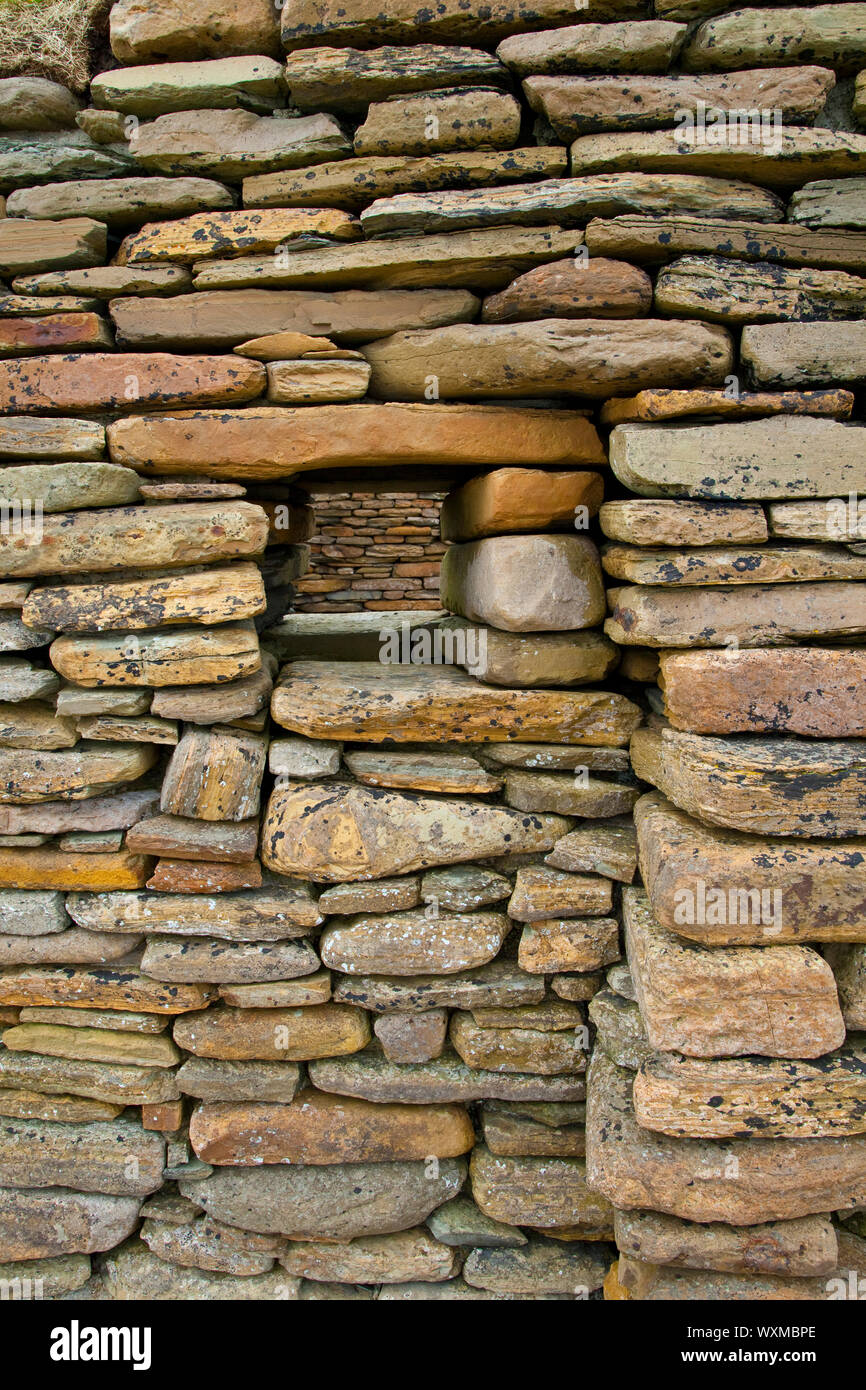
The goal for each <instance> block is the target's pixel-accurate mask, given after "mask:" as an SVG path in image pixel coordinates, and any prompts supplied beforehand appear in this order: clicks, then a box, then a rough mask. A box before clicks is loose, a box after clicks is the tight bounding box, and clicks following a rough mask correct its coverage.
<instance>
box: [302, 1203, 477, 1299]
mask: <svg viewBox="0 0 866 1390" xmlns="http://www.w3.org/2000/svg"><path fill="white" fill-rule="evenodd" d="M449 1205H450V1204H449ZM435 1216H436V1213H435V1212H434V1213H433V1216H432V1218H431V1220H435ZM280 1264H281V1265H282V1267H283V1269H286V1270H288V1271H289V1273H290V1274H294V1275H299V1276H301V1277H302V1278H304V1279H314V1280H316V1281H317V1282H322V1281H329V1280H334V1281H336V1282H337V1283H339V1284H386V1285H387V1284H399V1283H402V1282H403V1281H404V1280H415V1279H420V1280H424V1281H428V1280H429V1281H432V1282H434V1283H436V1282H438V1281H440V1280H443V1279H450V1278H452V1276H453V1275H455V1274H457V1272H458V1270H459V1265H460V1261H459V1256H458V1255H457V1254H456V1253H455V1252H454V1251H452V1250H450V1249H449V1248H448V1245H447V1244H444V1243H440V1242H439V1241H438V1240H435V1239H434V1238H433V1236H431V1235H430V1234H429V1233H428V1232H427V1231H425V1230H424V1229H423V1228H416V1229H415V1230H409V1231H399V1232H395V1233H394V1234H393V1235H384V1236H368V1237H366V1238H364V1237H361V1238H359V1239H356V1240H353V1241H350V1242H348V1243H347V1244H345V1245H333V1244H331V1243H329V1242H327V1241H309V1240H307V1241H298V1242H297V1243H296V1244H293V1245H290V1246H289V1248H288V1250H287V1251H286V1252H285V1253H284V1254H282V1255H281V1256H280Z"/></svg>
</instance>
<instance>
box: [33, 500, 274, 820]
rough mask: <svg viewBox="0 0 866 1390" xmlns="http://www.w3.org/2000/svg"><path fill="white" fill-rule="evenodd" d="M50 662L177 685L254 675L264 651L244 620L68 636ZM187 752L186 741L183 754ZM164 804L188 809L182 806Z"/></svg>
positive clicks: (67, 671)
mask: <svg viewBox="0 0 866 1390" xmlns="http://www.w3.org/2000/svg"><path fill="white" fill-rule="evenodd" d="M61 515H63V514H62V513H61ZM51 662H52V665H53V666H54V668H55V670H57V671H58V672H59V673H60V675H61V676H65V677H66V679H67V680H70V681H74V682H75V683H76V684H78V685H83V686H85V687H90V688H93V687H96V686H100V685H114V686H129V685H131V686H141V685H147V686H164V685H168V686H172V685H177V684H178V683H181V684H188V683H190V682H192V683H195V682H197V681H208V680H210V681H231V680H234V679H235V678H236V677H240V676H246V675H250V674H251V673H252V672H254V671H256V670H258V668H259V666H260V664H261V653H260V650H259V643H258V638H257V636H256V632H255V628H254V627H253V625H252V624H251V623H247V622H240V623H222V624H220V625H219V626H217V627H169V628H152V629H150V630H144V631H143V632H142V636H141V637H135V636H133V635H127V634H125V633H122V632H120V633H115V632H112V633H107V634H105V635H103V636H89V635H88V636H81V635H67V636H64V637H58V638H57V639H56V640H55V641H54V642H52V644H51ZM187 737H189V735H187ZM192 737H193V738H194V735H193V736H192ZM187 751H188V749H187V746H186V745H184V749H183V754H184V755H186V753H187ZM164 809H165V810H177V812H178V814H185V813H184V812H183V811H182V809H181V808H180V807H173V806H165V808H164ZM257 809H258V808H257V807H256V806H254V807H252V809H251V810H250V811H247V812H245V814H246V815H251V814H253V812H254V811H255V810H257ZM224 818H225V817H222V816H219V815H217V816H212V817H211V819H214V820H220V819H224ZM237 819H241V817H240V816H239V817H237Z"/></svg>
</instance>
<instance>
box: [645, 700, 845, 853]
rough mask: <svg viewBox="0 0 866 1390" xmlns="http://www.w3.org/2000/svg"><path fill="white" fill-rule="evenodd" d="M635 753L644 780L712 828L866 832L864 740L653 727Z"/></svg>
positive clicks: (830, 834)
mask: <svg viewBox="0 0 866 1390" xmlns="http://www.w3.org/2000/svg"><path fill="white" fill-rule="evenodd" d="M631 757H632V766H633V768H634V771H635V773H636V774H637V776H638V777H640V778H641V779H642V780H643V781H647V782H651V783H652V784H653V785H654V786H658V788H659V791H661V792H662V794H663V795H664V796H667V797H668V798H669V799H670V800H671V801H673V802H674V804H675V805H678V806H680V808H681V809H682V810H684V811H686V812H687V814H689V815H693V816H697V817H698V819H700V820H704V821H709V823H710V824H711V825H721V826H724V827H726V828H730V829H733V830H747V831H750V832H752V833H753V834H756V835H761V834H775V835H794V836H819V837H826V838H828V839H844V838H845V837H846V836H851V835H862V834H863V833H864V830H866V821H864V817H863V813H862V810H861V802H862V788H861V782H862V780H863V778H864V776H866V770H864V765H863V764H864V759H866V743H864V742H862V741H860V740H856V741H855V740H848V741H847V742H844V741H839V742H834V741H833V740H829V739H827V740H821V741H818V740H813V741H806V740H799V739H796V738H791V737H787V738H777V739H763V738H749V739H739V740H737V739H723V738H714V737H711V736H709V735H703V734H686V733H681V732H680V731H679V730H676V729H670V728H665V729H649V728H647V729H641V730H638V732H637V733H636V734H635V735H634V736H633V738H632V741H631ZM792 785H796V788H797V800H796V802H793V804H792V798H791V795H790V788H791V786H792Z"/></svg>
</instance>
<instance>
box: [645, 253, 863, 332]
mask: <svg viewBox="0 0 866 1390" xmlns="http://www.w3.org/2000/svg"><path fill="white" fill-rule="evenodd" d="M653 302H654V304H655V308H656V310H657V311H658V312H660V313H663V314H672V315H674V316H677V317H681V316H684V315H691V316H693V317H695V318H702V319H709V320H710V321H711V322H713V323H727V324H738V323H762V322H771V321H773V320H776V319H808V320H820V321H826V320H828V319H851V318H856V317H858V315H859V314H860V313H861V312H862V309H863V305H864V302H866V280H864V279H863V277H862V276H860V275H849V274H847V273H846V272H845V271H842V270H813V269H811V268H808V269H804V270H799V269H791V270H789V269H787V268H786V267H784V266H779V265H774V264H771V263H767V262H761V261H759V262H756V263H753V264H747V263H745V262H740V261H735V260H729V259H725V258H724V257H722V256H683V257H682V258H681V259H679V260H676V261H674V262H673V263H672V264H671V265H669V266H666V267H664V268H663V269H662V270H661V271H660V272H659V275H658V277H657V279H656V286H655V295H654V301H653Z"/></svg>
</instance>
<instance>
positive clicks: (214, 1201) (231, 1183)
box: [180, 1158, 466, 1277]
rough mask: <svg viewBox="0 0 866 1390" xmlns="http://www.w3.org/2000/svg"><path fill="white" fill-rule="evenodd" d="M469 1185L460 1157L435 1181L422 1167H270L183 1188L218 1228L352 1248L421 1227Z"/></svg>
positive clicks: (220, 1171)
mask: <svg viewBox="0 0 866 1390" xmlns="http://www.w3.org/2000/svg"><path fill="white" fill-rule="evenodd" d="M465 1178H466V1164H465V1163H464V1162H463V1161H462V1160H461V1159H455V1158H446V1159H443V1160H442V1161H441V1162H440V1163H439V1165H438V1170H437V1173H436V1176H435V1177H432V1178H431V1177H430V1173H429V1168H428V1166H427V1165H426V1164H424V1163H421V1162H401V1161H396V1162H394V1163H342V1164H341V1163H336V1164H328V1165H322V1166H320V1165H316V1164H301V1165H298V1166H294V1165H293V1166H290V1167H285V1166H283V1165H280V1164H267V1165H265V1166H263V1167H261V1168H217V1169H216V1171H215V1172H214V1173H213V1174H212V1175H211V1176H209V1177H207V1178H203V1179H198V1180H196V1181H195V1182H192V1181H190V1182H186V1181H182V1182H181V1184H180V1189H181V1193H182V1195H184V1196H189V1197H192V1198H193V1200H194V1201H195V1202H196V1203H198V1204H200V1205H202V1206H204V1208H205V1211H207V1212H208V1214H209V1215H210V1216H212V1217H214V1218H215V1219H216V1220H217V1221H224V1222H226V1224H228V1225H237V1226H240V1227H241V1228H242V1229H243V1230H247V1231H260V1232H263V1233H266V1234H271V1233H276V1234H280V1235H286V1236H289V1237H291V1238H294V1239H300V1240H315V1239H317V1238H321V1237H325V1238H326V1239H328V1240H330V1241H334V1240H337V1241H349V1240H352V1239H353V1238H355V1237H357V1236H371V1235H382V1234H385V1233H387V1232H390V1231H400V1230H407V1229H409V1228H410V1227H412V1226H416V1225H418V1224H420V1223H421V1222H423V1221H425V1220H426V1218H427V1217H428V1216H429V1215H430V1213H431V1211H434V1210H435V1208H436V1207H439V1206H441V1205H442V1203H443V1202H447V1201H448V1200H449V1199H450V1198H451V1197H456V1196H457V1193H458V1192H459V1191H460V1188H461V1187H462V1186H463V1183H464V1181H465ZM283 1277H285V1276H283Z"/></svg>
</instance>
